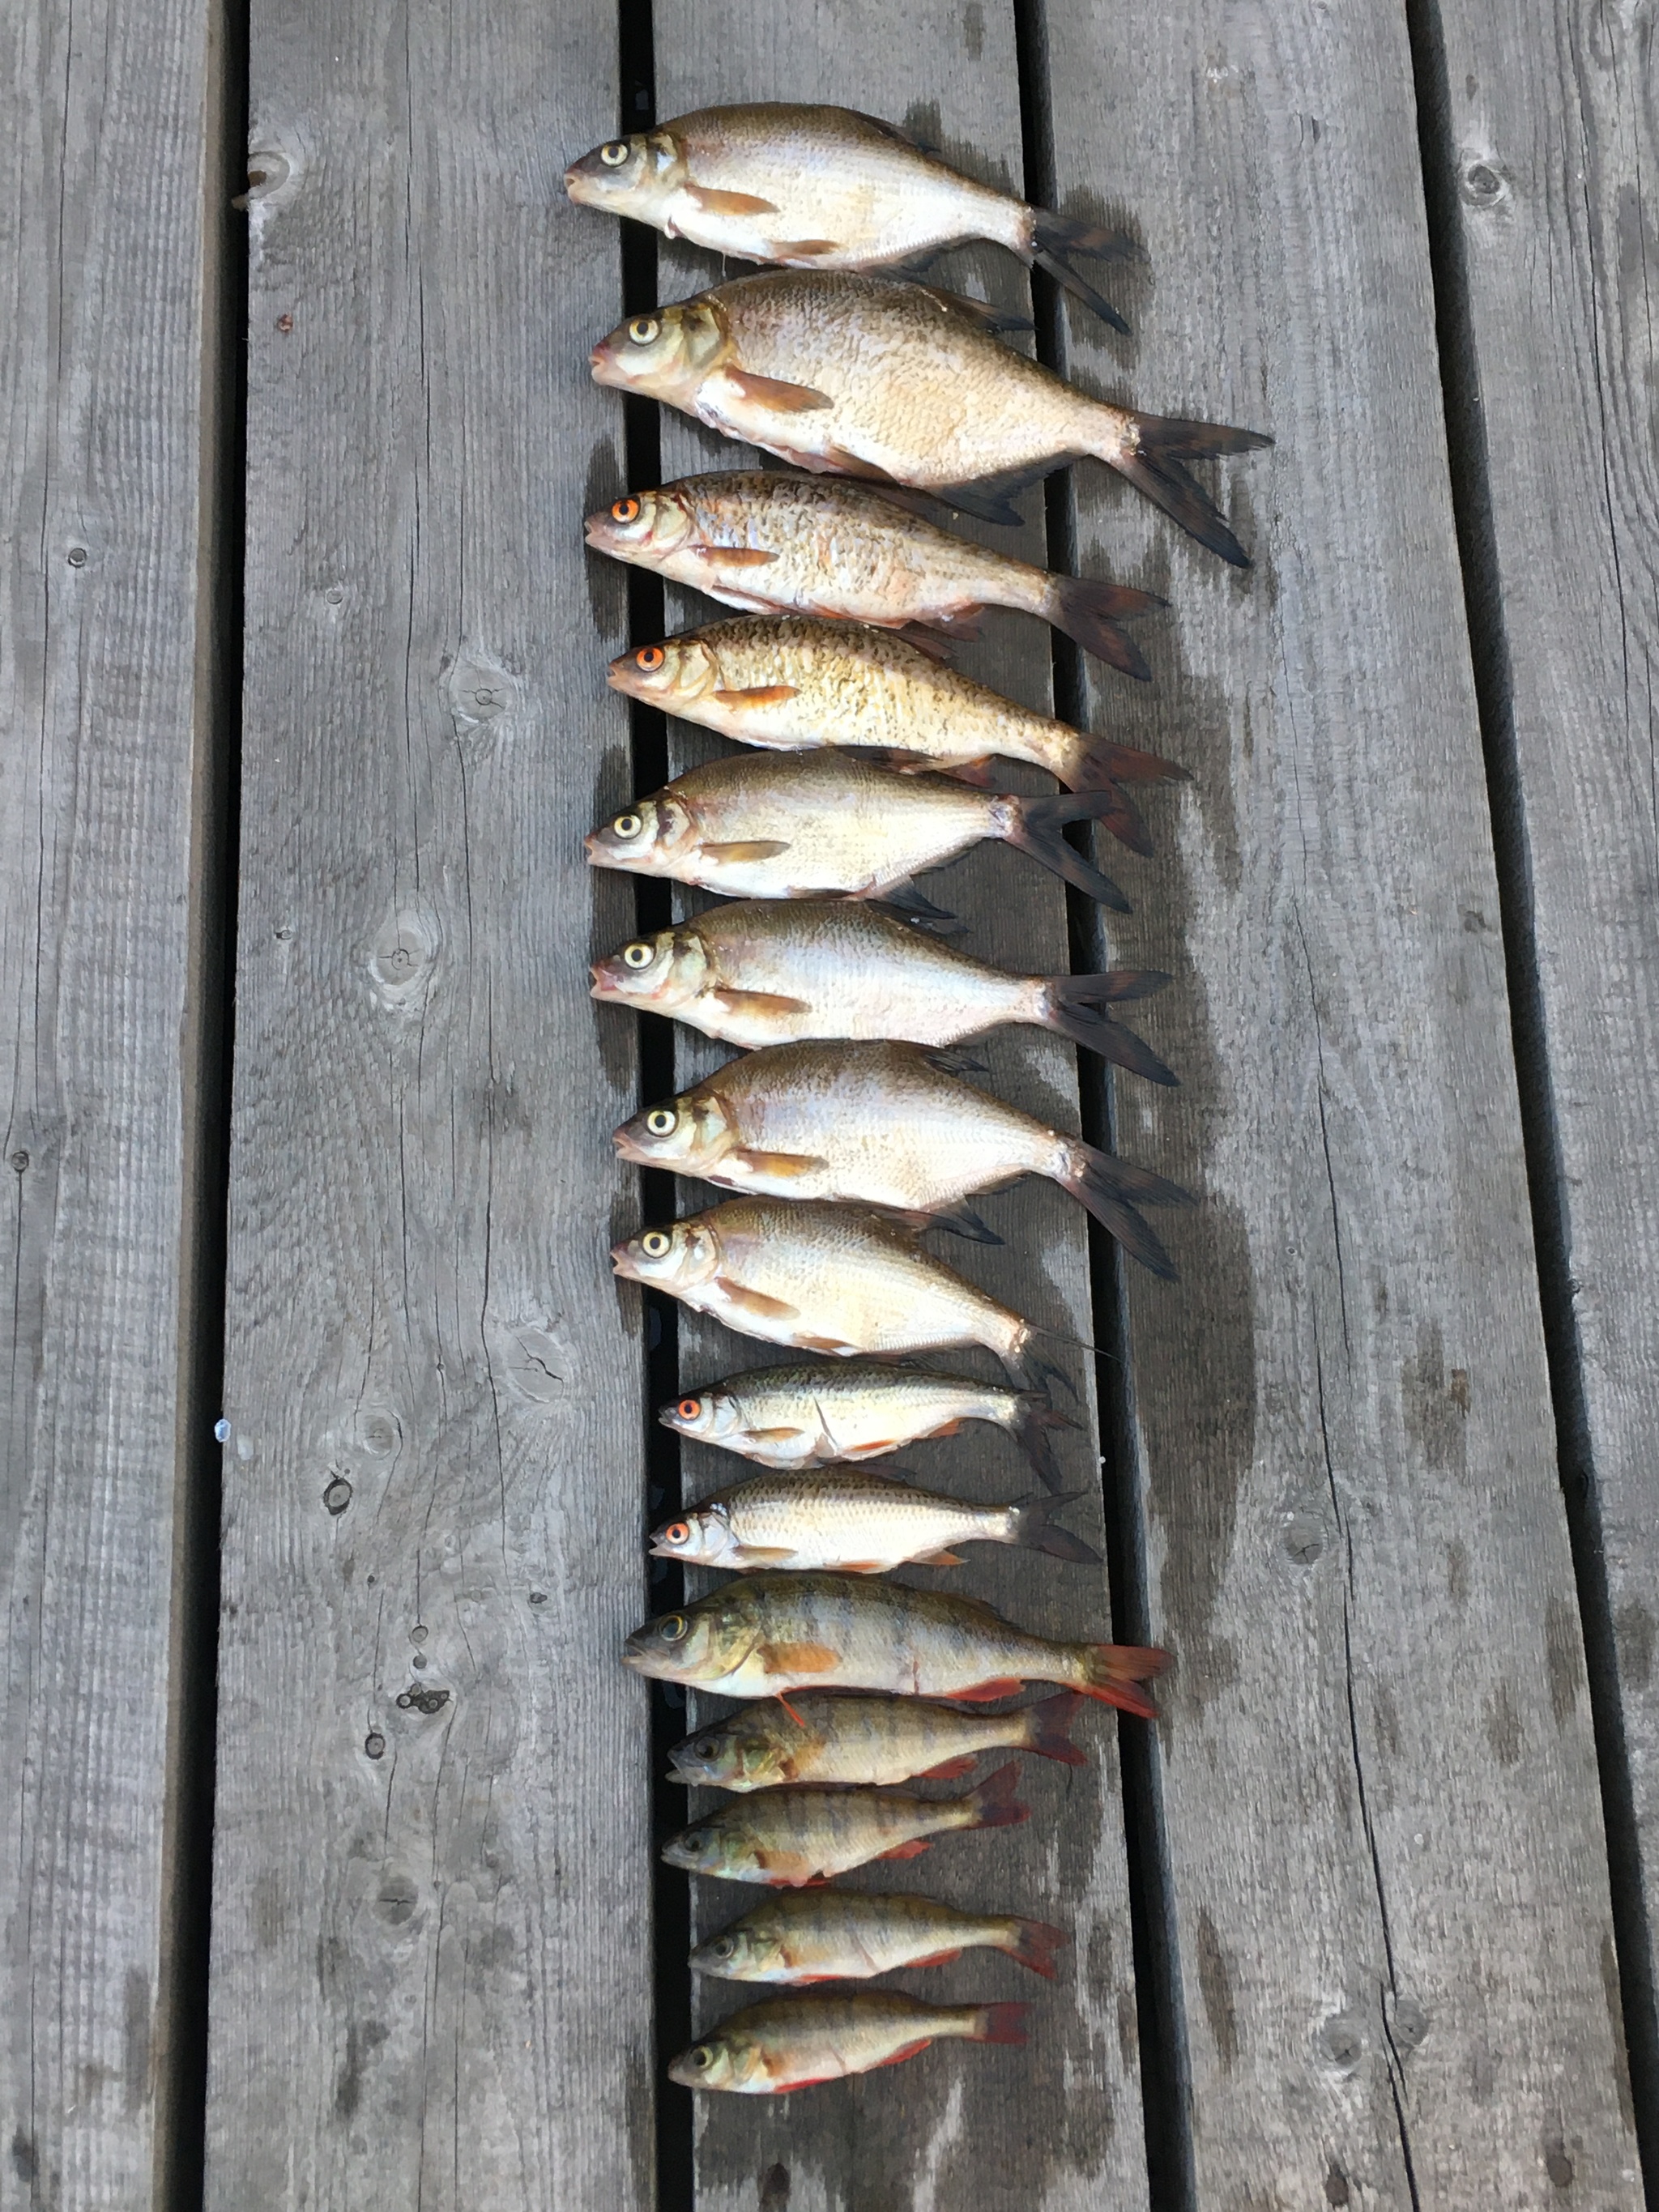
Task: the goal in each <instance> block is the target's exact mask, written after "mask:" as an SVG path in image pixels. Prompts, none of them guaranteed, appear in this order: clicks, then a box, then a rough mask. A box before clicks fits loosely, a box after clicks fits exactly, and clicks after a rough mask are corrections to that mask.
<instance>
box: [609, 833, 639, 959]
mask: <svg viewBox="0 0 1659 2212" xmlns="http://www.w3.org/2000/svg"><path fill="white" fill-rule="evenodd" d="M644 827H645V817H644V816H643V815H641V814H619V815H618V816H617V818H616V820H615V821H614V822H613V823H611V833H612V835H613V836H617V837H621V838H623V839H624V840H629V839H632V838H635V837H637V836H639V834H640V832H641V829H644ZM623 957H624V958H626V957H627V956H626V954H624V955H623Z"/></svg>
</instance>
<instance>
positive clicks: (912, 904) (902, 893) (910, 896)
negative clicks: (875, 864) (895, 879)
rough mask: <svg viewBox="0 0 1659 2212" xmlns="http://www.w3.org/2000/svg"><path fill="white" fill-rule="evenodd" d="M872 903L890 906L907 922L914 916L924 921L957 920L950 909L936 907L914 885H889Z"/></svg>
mask: <svg viewBox="0 0 1659 2212" xmlns="http://www.w3.org/2000/svg"><path fill="white" fill-rule="evenodd" d="M871 903H872V905H875V906H890V907H891V908H893V909H894V911H895V912H896V913H898V914H902V915H904V917H905V919H906V920H907V921H908V920H909V919H910V918H911V916H913V915H914V916H915V917H917V918H918V919H919V920H921V921H934V922H938V921H955V920H956V919H957V917H956V915H953V914H952V913H951V910H950V908H948V907H943V906H935V905H934V904H933V901H932V899H930V898H925V897H924V896H922V894H921V892H920V891H919V890H917V889H916V887H915V884H888V885H887V887H886V888H885V890H883V891H882V892H881V894H880V895H879V896H878V897H877V898H875V899H873V900H872V902H871Z"/></svg>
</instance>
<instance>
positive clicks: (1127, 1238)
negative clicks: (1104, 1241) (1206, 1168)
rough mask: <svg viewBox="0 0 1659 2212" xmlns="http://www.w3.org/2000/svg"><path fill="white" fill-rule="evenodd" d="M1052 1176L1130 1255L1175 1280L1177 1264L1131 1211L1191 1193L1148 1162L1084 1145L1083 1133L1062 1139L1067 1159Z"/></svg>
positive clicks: (1181, 1200)
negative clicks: (1134, 1162)
mask: <svg viewBox="0 0 1659 2212" xmlns="http://www.w3.org/2000/svg"><path fill="white" fill-rule="evenodd" d="M1055 1181H1056V1182H1058V1183H1059V1184H1060V1188H1062V1189H1063V1190H1069V1191H1070V1192H1071V1194H1072V1195H1073V1198H1076V1199H1080V1200H1082V1202H1083V1204H1084V1205H1085V1206H1087V1207H1088V1209H1089V1211H1090V1212H1091V1213H1092V1214H1093V1216H1094V1217H1095V1219H1096V1220H1097V1222H1099V1223H1100V1225H1101V1226H1102V1227H1103V1229H1107V1230H1109V1231H1111V1233H1112V1235H1113V1236H1114V1237H1116V1239H1117V1241H1118V1243H1120V1244H1121V1246H1122V1247H1123V1249H1124V1250H1125V1251H1126V1252H1127V1253H1128V1254H1129V1255H1130V1257H1131V1258H1132V1259H1136V1260H1139V1262H1140V1264H1141V1266H1142V1267H1148V1268H1150V1269H1151V1270H1152V1273H1153V1274H1155V1275H1162V1276H1163V1277H1164V1279H1165V1281H1166V1282H1174V1281H1175V1280H1176V1267H1175V1262H1174V1261H1173V1260H1171V1259H1170V1255H1169V1254H1168V1253H1167V1252H1166V1251H1165V1250H1164V1247H1163V1245H1162V1244H1160V1243H1159V1242H1158V1238H1157V1237H1155V1236H1154V1235H1153V1234H1152V1231H1151V1230H1150V1229H1149V1228H1148V1227H1147V1225H1146V1223H1145V1222H1144V1221H1143V1220H1142V1219H1141V1218H1140V1216H1139V1213H1138V1212H1136V1211H1135V1208H1136V1206H1138V1205H1139V1206H1190V1205H1191V1204H1192V1203H1193V1200H1192V1198H1191V1195H1190V1194H1189V1193H1188V1192H1186V1191H1184V1190H1182V1188H1181V1187H1180V1186H1179V1184H1177V1183H1172V1182H1166V1181H1165V1179H1164V1176H1160V1175H1154V1174H1153V1173H1152V1170H1151V1169H1150V1168H1136V1167H1131V1166H1130V1165H1129V1164H1128V1162H1127V1160H1119V1159H1114V1158H1113V1157H1112V1155H1111V1154H1110V1153H1109V1152H1098V1151H1097V1150H1096V1148H1095V1146H1092V1145H1085V1143H1084V1142H1083V1140H1082V1139H1081V1138H1077V1137H1073V1138H1070V1139H1067V1141H1066V1159H1065V1164H1064V1167H1063V1169H1062V1171H1061V1172H1060V1175H1058V1176H1056V1177H1055Z"/></svg>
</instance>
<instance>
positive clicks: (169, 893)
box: [0, 0, 220, 2208]
mask: <svg viewBox="0 0 1659 2212" xmlns="http://www.w3.org/2000/svg"><path fill="white" fill-rule="evenodd" d="M214 21H215V18H214V16H213V12H212V10H211V9H209V8H208V7H206V6H205V5H197V4H187V5H183V6H177V7H172V8H166V9H163V8H161V7H152V6H137V7H131V6H130V7H125V8H121V7H115V6H110V5H106V4H105V0H91V4H89V5H88V6H85V7H82V8H80V9H69V8H65V7H44V8H42V7H35V8H22V9H7V10H6V11H5V14H4V16H3V20H0V137H3V142H4V143H5V144H6V145H7V146H9V148H10V149H11V152H10V154H9V155H8V156H7V157H6V179H7V181H6V184H5V185H4V188H3V190H0V296H3V299H4V301H5V317H4V320H5V329H6V337H5V341H4V343H3V344H0V410H3V415H0V419H3V422H4V425H5V435H4V437H3V440H0V480H3V508H4V513H5V515H6V518H7V521H8V529H7V532H6V534H5V538H4V553H3V570H0V574H3V581H0V979H3V987H4V991H5V995H6V1002H7V1011H6V1013H5V1015H4V1016H3V1017H0V1071H3V1073H0V1085H3V1091H0V1096H3V1099H4V1105H3V1109H0V1125H3V1137H0V1160H3V1163H4V1166H3V1175H4V1181H5V1189H6V1195H5V1209H4V1211H5V1226H4V1230H3V1232H0V1237H3V1247H4V1261H3V1270H4V1278H5V1291H4V1298H5V1304H6V1308H7V1310H8V1311H9V1315H10V1316H11V1318H10V1323H9V1338H10V1344H9V1356H8V1364H7V1376H6V1384H5V1395H4V1413H3V1420H0V1591H3V1602H4V1607H5V1620H6V1643H5V1661H4V1697H3V1701H0V1713H3V1720H0V1770H3V1771H4V1774H5V1776H6V1782H7V1787H6V1792H5V1798H6V1812H5V1817H4V1825H3V1840H0V1927H3V1930H4V1947H5V1948H4V1953H3V1965H0V1973H3V2008H4V2014H5V2027H4V2031H3V2033H0V2151H3V2154H4V2164H3V2166H0V2172H3V2174H4V2179H3V2180H0V2196H3V2197H4V2199H5V2201H6V2202H7V2203H15V2204H18V2205H20V2206H21V2205H23V2204H28V2205H43V2206H44V2205H48V2204H49V2205H52V2206H63V2207H65V2208H69V2207H76V2206H89V2205H94V2204H95V2205H117V2204H119V2205H130V2206H134V2207H139V2206H144V2205H148V2204H149V2203H152V2202H154V2201H155V2190H156V2187H157V2183H158V2177H159V2176H160V2175H161V2173H163V2172H165V2168H166V2161H167V2153H168V2145H167V2141H166V2135H167V2107H168V2091H169V2087H170V2077H171V2073H172V2069H171V2067H170V2064H169V2060H170V2056H171V2053H170V2049H169V2034H168V2025H169V2022H168V2012H169V1991H168V1984H167V1975H168V1969H169V1951H170V1938H171V1936H172V1935H173V1923H172V1917H171V1916H172V1913H173V1910H174V1909H175V1906H176V1901H177V1900H176V1893H175V1884H174V1882H173V1879H172V1861H171V1859H170V1856H169V1844H170V1843H171V1842H172V1840H173V1838H172V1835H171V1831H170V1830H169V1827H168V1820H167V1814H168V1806H167V1777H168V1771H169V1765H168V1762H169V1757H170V1753H171V1750H172V1749H173V1745H172V1742H171V1731H170V1723H169V1697H170V1694H171V1692H172V1690H173V1687H174V1684H173V1679H172V1678H173V1627H174V1620H173V1614H174V1592H173V1557H174V1545H175V1540H176V1538H177V1536H178V1534H179V1527H180V1515H181V1510H182V1508H183V1505H184V1495H183V1491H184V1481H185V1470H186V1465H187V1458H188V1455H189V1452H190V1449H191V1443H190V1439H189V1437H188V1435H187V1433H186V1429H185V1423H186V1421H187V1419H189V1418H190V1416H191V1415H192V1414H196V1413H199V1410H200V1409H199V1408H197V1407H194V1406H193V1405H192V1404H191V1399H190V1349H191V1342H192V1328H191V1320H192V1316H191V1310H190V1305H189V1300H190V1295H191V1274H190V1268H191V1256H192V1253H191V1247H192V1242H193V1239H194V1236H195V1233H196V1228H197V1216H196V1211H195V1209H196V1205H197V1200H198V1198H199V1195H200V1191H199V1182H198V1159H197V1152H196V1149H195V1143H196V1134H197V1122H198V1120H199V1115H200V1112H201V1104H200V1099H199V1095H198V1091H197V1083H196V1060H195V1055H196V1051H197V1044H198V1042H199V1030H198V1027H197V1014H198V1012H199V1004H198V1001H197V999H196V997H195V995H194V994H193V993H192V982H193V981H195V980H196V976H197V952H198V951H199V946H200V942H201V939H202V933H203V931H204V927H206V926H207V917H206V916H205V915H204V912H203V909H202V905H201V900H202V898H203V896H204V886H203V884H202V882H201V880H200V878H199V876H197V874H196V873H195V872H194V869H193V863H194V862H195V860H196V859H197V848H196V844H195V840H196V838H197V834H198V833H199V832H200V831H201V830H202V829H203V827H204V823H203V818H202V812H201V809H200V808H199V807H198V806H197V803H196V787H197V778H198V777H200V776H202V775H204V773H205V763H206V762H207V759H208V757H209V754H210V749H211V746H212V744H213V742H214V738H215V736H216V732H215V731H214V730H213V728H212V726H211V722H210V706H211V695H210V690H209V683H210V677H211V673H212V660H211V640H210V614H211V607H210V592H209V579H210V574H211V571H212V566H213V561H214V552H215V548H214V544H213V538H212V521H211V517H212V511H213V510H212V497H213V489H214V488H213V486H212V485H211V483H209V482H207V480H206V476H205V471H206V470H207V468H208V466H209V465H210V458H211V455H212V450H213V418H212V404H211V394H210V390H204V367H205V366H206V364H204V348H205V347H206V346H207V345H208V343H210V333H211V332H212V331H213V328H214V313H215V301H216V292H215V284H216V278H217V276H218V274H219V270H218V255H217V248H218V245H219V233H220V226H219V224H218V222H216V220H215V219H214V218H213V217H212V216H210V215H209V213H208V212H207V203H206V200H205V197H204V190H205V186H206V184H207V180H208V179H210V178H211V177H212V176H213V175H214V174H215V173H216V164H217V158H218V156H217V148H216V143H215V142H214V139H213V136H212V134H213V131H214V129H215V128H216V125H217V121H218V100H217V84H218V80H217V74H216V68H217V64H216V56H215V53H214V49H213V24H214ZM207 373H208V374H210V373H211V371H210V368H209V369H208V372H207ZM209 1418H211V1417H210V1416H209ZM175 1955H176V1954H175Z"/></svg>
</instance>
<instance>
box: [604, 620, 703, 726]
mask: <svg viewBox="0 0 1659 2212" xmlns="http://www.w3.org/2000/svg"><path fill="white" fill-rule="evenodd" d="M606 681H607V682H608V683H609V684H610V685H611V689H612V690H614V691H625V692H626V693H627V694H628V696H629V698H630V699H647V700H649V701H650V702H651V703H652V705H653V706H655V707H660V708H662V710H663V712H664V713H665V714H678V713H680V712H681V711H682V709H683V708H685V707H689V706H691V705H693V704H695V702H696V701H697V700H699V699H701V698H702V697H704V696H706V694H707V693H708V692H709V691H711V690H714V689H715V688H716V687H717V686H718V685H719V683H720V662H719V660H718V659H716V657H715V655H714V653H712V652H711V651H710V649H709V647H708V646H707V645H705V644H704V643H703V641H702V639H701V638H700V637H697V636H696V635H691V636H689V637H665V638H664V639H663V640H662V641H661V642H660V643H659V644H657V645H641V646H636V647H635V649H634V651H633V652H632V653H618V654H617V658H616V659H614V660H613V661H612V662H611V666H610V669H609V671H608V673H607V677H606Z"/></svg>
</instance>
